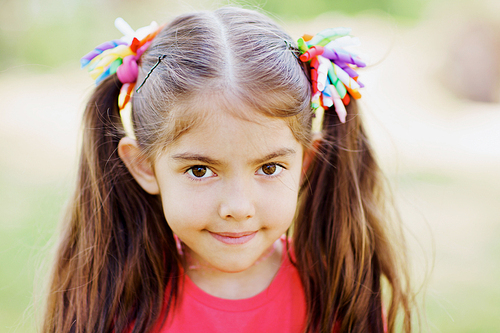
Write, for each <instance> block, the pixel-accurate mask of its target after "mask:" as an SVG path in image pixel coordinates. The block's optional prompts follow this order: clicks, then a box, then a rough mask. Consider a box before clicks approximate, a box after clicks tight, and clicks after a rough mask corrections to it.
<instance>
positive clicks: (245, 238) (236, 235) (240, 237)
mask: <svg viewBox="0 0 500 333" xmlns="http://www.w3.org/2000/svg"><path fill="white" fill-rule="evenodd" d="M209 233H210V235H212V237H214V238H215V239H217V240H218V241H220V242H222V243H224V244H245V243H246V242H249V241H250V240H251V239H252V238H254V237H255V235H256V234H257V231H249V232H219V233H215V232H211V231H209Z"/></svg>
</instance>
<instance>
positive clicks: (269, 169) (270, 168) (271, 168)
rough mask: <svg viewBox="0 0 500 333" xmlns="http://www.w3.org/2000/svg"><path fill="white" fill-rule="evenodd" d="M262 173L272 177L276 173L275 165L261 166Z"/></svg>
mask: <svg viewBox="0 0 500 333" xmlns="http://www.w3.org/2000/svg"><path fill="white" fill-rule="evenodd" d="M262 172H263V173H264V174H266V175H269V176H270V175H272V174H274V173H275V172H276V164H265V165H263V166H262Z"/></svg>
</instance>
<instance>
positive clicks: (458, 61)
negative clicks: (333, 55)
mask: <svg viewBox="0 0 500 333" xmlns="http://www.w3.org/2000/svg"><path fill="white" fill-rule="evenodd" d="M229 3H230V2H227V1H226V2H217V3H214V1H203V0H198V1H196V0H193V1H188V0H186V1H179V0H165V1H160V0H143V1H140V2H139V1H132V0H122V1H119V0H99V1H98V0H1V1H0V8H1V9H0V332H19V333H24V332H34V331H36V320H37V317H38V316H39V314H40V313H41V306H40V304H41V300H42V298H43V290H44V289H43V285H44V281H45V279H46V273H47V267H48V266H49V264H50V260H51V256H52V255H53V247H54V244H55V243H56V239H57V236H56V235H57V230H58V227H57V226H58V223H59V220H60V217H61V214H62V210H63V207H64V205H65V202H66V200H67V198H68V196H69V194H70V192H71V188H72V185H73V183H74V176H75V169H76V165H77V152H78V144H79V124H80V118H81V114H82V110H83V105H84V103H85V100H86V98H87V97H88V95H89V93H90V92H91V90H92V88H93V82H92V81H91V79H90V78H89V77H88V75H87V73H86V72H85V71H82V70H80V69H79V58H80V57H81V56H82V55H84V54H86V53H87V52H88V51H90V50H91V49H92V48H93V47H94V46H96V45H98V44H99V43H101V42H103V41H106V40H110V39H115V38H119V37H120V36H121V34H120V33H119V32H118V31H117V30H116V29H115V28H114V26H113V22H114V19H115V18H116V17H118V16H122V17H124V18H125V19H126V20H127V21H128V22H129V23H130V24H131V26H132V27H133V28H138V27H141V26H145V25H147V24H149V22H151V21H152V20H156V21H158V22H160V23H162V22H166V21H168V20H170V19H172V18H173V17H174V16H175V15H177V14H179V13H183V12H187V11H192V10H199V9H211V8H214V7H217V6H219V5H226V4H229ZM239 4H240V5H242V6H245V7H250V8H255V7H258V8H261V9H262V11H265V12H267V13H268V14H269V15H271V16H273V17H274V18H275V19H276V20H277V21H279V23H280V24H281V25H282V26H283V27H284V28H285V29H286V30H287V31H288V32H289V33H290V34H291V35H292V36H293V37H294V38H298V37H299V36H301V35H302V34H303V33H304V32H308V33H312V34H314V33H316V32H318V31H320V30H321V29H323V28H327V27H333V26H349V27H352V28H353V34H354V35H356V36H358V37H359V38H360V39H361V41H362V45H361V47H360V48H359V49H360V51H361V52H362V53H364V54H366V55H367V56H368V62H369V64H371V66H370V67H369V68H367V69H365V70H362V71H360V74H361V78H362V81H363V82H364V83H365V85H366V88H365V89H363V98H362V100H361V105H362V109H363V112H364V114H365V117H366V118H367V119H366V120H367V124H368V128H369V132H370V134H371V136H372V139H373V142H374V145H375V148H376V149H377V152H378V155H379V158H380V161H381V163H382V166H383V168H384V170H385V171H386V173H387V176H388V178H389V180H390V182H391V183H392V184H393V187H394V195H395V198H396V201H397V203H398V205H399V207H400V210H401V215H402V217H403V221H404V228H405V230H406V231H407V238H408V243H409V248H410V254H409V257H410V260H411V266H412V269H413V275H414V281H415V282H414V284H415V288H416V289H418V290H420V293H419V296H418V300H419V304H420V308H421V315H422V318H423V325H422V330H423V331H424V332H456V333H457V332H500V283H499V281H500V241H499V239H500V175H499V173H500V104H499V102H500V1H498V0H432V1H431V0H349V1H348V0H307V1H304V0H287V1H285V0H266V1H257V0H256V1H249V2H244V3H242V2H240V3H239Z"/></svg>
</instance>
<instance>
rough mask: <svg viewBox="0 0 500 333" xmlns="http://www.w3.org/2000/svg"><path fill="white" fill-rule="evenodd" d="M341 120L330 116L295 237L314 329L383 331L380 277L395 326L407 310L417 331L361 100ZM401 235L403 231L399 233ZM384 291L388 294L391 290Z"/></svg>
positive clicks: (391, 325)
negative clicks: (362, 116) (384, 281)
mask: <svg viewBox="0 0 500 333" xmlns="http://www.w3.org/2000/svg"><path fill="white" fill-rule="evenodd" d="M347 114H348V118H347V121H346V123H345V124H341V123H340V121H339V119H338V117H337V115H336V114H335V113H334V112H333V111H331V110H327V111H326V112H325V115H324V125H323V128H324V129H323V140H322V141H321V143H320V145H319V147H318V150H317V152H316V155H315V159H314V160H313V162H312V165H311V168H310V169H309V170H308V171H309V172H308V178H307V181H306V182H305V183H304V185H303V188H302V190H301V193H300V200H301V202H300V206H299V211H298V216H297V222H296V223H295V226H294V232H293V235H294V236H293V238H294V249H295V253H296V265H297V267H298V271H299V272H300V274H301V279H302V282H303V285H304V289H305V294H306V300H307V308H308V322H307V332H334V327H336V328H337V329H338V328H340V331H337V330H335V332H371V333H379V332H380V333H381V332H384V322H383V315H382V299H381V291H382V290H381V289H382V286H381V277H382V276H384V277H385V279H387V282H388V285H389V286H390V288H391V290H390V291H391V292H392V293H391V297H390V301H391V302H390V304H389V305H390V310H389V315H388V323H389V332H394V330H395V327H394V322H395V317H396V313H397V312H398V310H399V309H400V307H401V308H402V309H403V311H404V331H405V332H410V330H411V324H410V310H409V296H408V292H407V291H405V290H404V288H405V287H407V285H402V282H403V281H401V280H399V277H403V278H407V275H405V274H406V268H405V267H403V265H402V264H401V262H400V261H399V260H398V256H396V252H395V249H393V245H392V244H391V242H394V240H391V239H390V238H389V237H390V236H389V234H388V233H387V228H388V227H389V225H388V221H387V214H386V212H385V211H384V208H383V207H385V206H387V203H386V202H385V200H386V199H387V198H386V197H385V196H384V195H383V187H382V182H381V175H380V172H379V168H378V165H377V163H376V161H375V159H374V156H373V153H372V150H371V147H370V145H369V143H368V140H367V138H366V135H365V131H364V129H363V127H362V124H361V120H360V116H359V115H358V112H357V108H356V104H355V102H354V101H352V102H351V103H350V104H349V105H348V107H347ZM400 236H401V235H400ZM385 292H386V291H385V290H384V296H385Z"/></svg>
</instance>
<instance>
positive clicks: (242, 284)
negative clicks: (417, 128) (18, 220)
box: [43, 8, 411, 332]
mask: <svg viewBox="0 0 500 333" xmlns="http://www.w3.org/2000/svg"><path fill="white" fill-rule="evenodd" d="M116 23H117V26H118V27H119V28H120V29H121V30H122V31H123V32H124V33H125V34H126V36H125V37H124V38H123V39H122V40H118V41H112V42H108V43H104V44H102V45H100V46H99V47H98V48H96V50H94V51H93V52H91V53H90V54H89V55H87V56H86V57H84V58H83V59H82V64H83V65H88V66H89V67H90V70H91V74H92V75H94V78H96V79H97V81H98V86H97V88H96V90H95V91H94V93H93V95H92V97H91V98H90V100H89V102H88V104H87V108H86V110H85V115H84V140H83V147H82V154H81V160H80V168H79V174H78V183H77V187H76V191H75V194H74V197H73V199H72V201H71V204H70V207H69V210H68V215H67V217H66V219H65V223H64V232H63V234H62V238H61V243H60V245H59V250H58V255H57V258H56V264H55V268H54V271H53V277H52V280H51V289H50V290H51V292H50V295H49V298H48V302H47V312H46V315H45V321H44V326H43V331H44V332H267V331H269V332H384V331H388V332H394V331H395V330H396V329H397V328H396V318H397V317H399V318H401V319H402V320H401V322H402V328H403V330H404V331H405V332H410V331H411V323H410V320H411V298H410V297H411V295H410V292H409V289H408V282H407V273H406V269H405V265H404V264H403V263H404V260H403V259H404V258H403V257H402V255H401V253H403V252H401V251H400V250H401V249H400V248H395V246H394V243H398V244H400V243H402V241H401V239H402V238H401V237H402V235H401V233H397V232H395V230H393V229H391V227H390V226H391V224H390V223H388V220H389V216H388V211H387V210H386V206H387V205H386V201H387V198H386V197H385V196H384V193H383V188H382V184H381V177H380V172H379V169H378V166H377V164H376V162H375V160H374V157H373V153H372V150H371V148H370V145H369V142H368V139H367V137H366V136H365V133H364V130H363V126H362V123H361V117H360V116H359V115H358V111H357V109H356V104H355V101H354V100H353V99H354V98H359V94H358V92H357V87H359V86H360V83H356V80H357V75H355V72H354V74H353V67H354V65H355V64H357V65H358V66H362V65H363V64H362V63H361V61H360V60H359V59H358V58H357V57H356V56H354V55H352V54H350V53H348V52H347V51H345V50H344V49H342V48H341V46H342V44H343V43H344V44H345V43H349V41H352V40H351V39H349V38H348V37H347V38H340V39H339V40H337V39H336V38H337V37H341V36H343V35H347V34H348V31H347V30H345V29H337V30H333V31H326V32H324V33H323V35H318V36H314V37H312V36H306V37H305V39H300V41H299V47H300V50H299V49H297V47H296V46H294V45H295V44H294V42H293V41H292V40H291V38H290V37H289V36H288V35H287V34H286V33H284V32H283V31H282V30H281V29H280V28H279V27H278V26H277V25H276V24H275V23H273V22H272V21H271V20H269V19H268V18H266V17H265V16H263V15H261V14H258V13H256V12H253V11H249V10H243V9H235V8H222V9H219V10H216V11H214V12H201V13H194V14H188V15H183V16H180V17H178V18H176V19H175V20H174V21H173V22H171V23H170V24H168V25H167V26H164V27H157V26H156V25H155V24H152V25H151V26H150V27H146V28H144V29H140V30H138V31H137V32H134V31H132V30H131V29H130V27H128V26H127V25H126V24H125V23H124V22H123V21H120V20H117V22H116ZM133 37H136V38H133ZM325 38H326V39H325ZM325 41H326V42H325ZM330 41H333V43H334V44H330V43H329V42H330ZM335 43H336V44H335ZM326 44H328V45H330V46H327V45H326ZM313 45H316V46H315V47H313ZM332 45H333V46H332ZM329 47H330V48H331V47H333V49H332V50H333V51H332V52H333V53H334V54H336V55H337V57H338V58H335V59H337V60H335V61H334V63H332V62H331V61H330V60H327V61H326V60H325V59H326V56H327V50H328V49H329ZM328 52H329V51H328ZM320 54H323V55H325V57H323V56H321V57H318V55H320ZM299 56H300V58H299ZM94 58H95V59H94ZM349 59H350V60H349ZM345 61H347V62H351V63H352V64H353V65H351V66H349V65H346V63H345ZM340 67H343V68H344V70H345V71H343V72H344V73H347V74H348V77H350V78H351V81H349V80H348V79H346V78H345V77H344V79H346V80H347V81H346V82H347V83H342V82H341V81H339V80H338V79H339V78H341V77H342V75H345V74H343V73H342V72H341V71H340V70H339V69H338V68H340ZM325 68H326V72H325ZM115 72H116V74H115ZM335 73H337V75H334V74H335ZM311 82H312V85H311ZM356 84H357V86H356ZM342 88H343V89H344V90H345V93H343V92H344V90H342ZM311 100H312V101H313V103H312V104H311ZM344 105H346V106H344ZM324 109H326V110H324ZM323 110H324V116H322V112H323ZM314 113H316V114H314ZM312 123H314V125H315V127H317V128H318V131H319V132H318V133H316V134H314V133H313V131H312V129H311V126H312V125H311V124H312ZM284 234H286V235H287V237H282V235H284ZM384 305H385V306H387V315H385V314H384V312H385V310H384V308H383V306H384ZM401 313H402V316H399V315H398V314H401Z"/></svg>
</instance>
